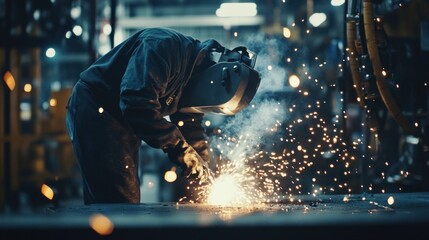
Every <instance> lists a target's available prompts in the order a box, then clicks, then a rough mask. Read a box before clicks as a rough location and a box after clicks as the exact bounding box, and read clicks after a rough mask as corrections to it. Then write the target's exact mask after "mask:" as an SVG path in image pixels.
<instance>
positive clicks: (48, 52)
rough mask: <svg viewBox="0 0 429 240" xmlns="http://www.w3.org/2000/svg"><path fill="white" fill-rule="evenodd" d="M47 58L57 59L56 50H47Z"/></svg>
mask: <svg viewBox="0 0 429 240" xmlns="http://www.w3.org/2000/svg"><path fill="white" fill-rule="evenodd" d="M45 54H46V56H47V57H48V58H53V57H55V54H56V52H55V49H53V48H48V49H47V50H46V53H45Z"/></svg>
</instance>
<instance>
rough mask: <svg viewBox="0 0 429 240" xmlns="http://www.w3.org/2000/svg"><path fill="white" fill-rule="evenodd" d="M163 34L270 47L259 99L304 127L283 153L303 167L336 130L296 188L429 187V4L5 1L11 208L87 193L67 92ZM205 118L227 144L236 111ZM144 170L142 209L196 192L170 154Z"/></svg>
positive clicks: (406, 0) (0, 64)
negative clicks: (227, 126) (130, 45)
mask: <svg viewBox="0 0 429 240" xmlns="http://www.w3.org/2000/svg"><path fill="white" fill-rule="evenodd" d="M223 3H234V4H238V3H241V4H244V5H239V6H237V5H228V4H224V5H221V4H223ZM231 6H232V10H231V9H228V7H231ZM368 22H370V23H371V24H370V23H368ZM153 26H163V27H170V28H173V29H176V30H179V31H181V32H183V33H185V34H188V35H191V36H193V37H195V38H197V39H200V40H205V39H208V38H214V39H217V40H218V41H219V42H221V43H222V44H223V45H225V46H227V47H235V46H238V45H241V44H245V45H246V46H248V47H249V48H250V49H251V50H253V51H255V52H257V53H259V56H258V57H259V59H258V62H257V66H258V68H259V69H260V70H261V72H262V75H263V78H262V86H261V91H262V92H261V94H262V95H263V97H264V98H271V99H275V100H276V101H280V102H285V104H286V105H287V107H285V113H286V115H287V116H286V117H285V118H284V119H285V120H284V122H283V123H282V124H283V125H282V126H289V125H290V124H291V122H292V121H295V120H296V119H303V120H304V123H303V124H301V125H297V126H295V127H294V131H296V132H299V133H300V134H296V133H295V135H294V143H293V144H296V143H299V144H298V147H296V146H295V145H294V147H292V148H294V149H289V150H286V151H285V149H287V145H290V144H291V142H290V141H284V142H283V143H282V144H277V145H276V146H275V148H279V149H276V150H275V151H276V152H280V153H281V152H282V151H283V152H286V153H284V154H288V153H290V152H292V153H293V152H294V151H295V152H300V154H301V153H302V155H299V154H297V153H295V159H294V160H296V161H297V162H306V159H307V158H308V155H307V154H306V153H305V152H304V151H301V149H302V148H303V147H305V149H307V150H308V151H309V152H314V149H316V151H317V149H322V148H323V147H320V146H319V145H320V144H324V145H326V142H325V143H321V141H322V139H323V141H325V140H326V139H324V137H326V136H325V135H324V134H326V131H332V132H333V134H335V136H336V137H335V138H333V139H330V140H329V141H330V143H329V144H327V145H328V146H327V148H329V149H332V153H331V152H330V151H331V150H329V151H327V152H325V153H324V154H319V155H317V156H316V154H314V155H313V156H316V157H312V165H315V166H314V167H313V168H312V169H314V170H308V171H306V172H302V173H301V174H300V175H299V178H300V181H301V183H300V187H299V191H298V192H296V193H297V194H308V193H314V191H313V189H314V187H315V186H314V183H313V182H314V180H313V179H314V178H315V177H314V176H315V175H320V172H322V173H323V172H327V171H328V172H329V173H328V174H325V175H323V174H321V175H323V176H324V177H323V176H321V177H320V178H319V179H318V182H317V184H318V185H323V186H329V185H330V184H333V183H332V180H331V179H335V180H334V181H335V182H341V183H346V184H344V185H342V186H340V187H338V186H336V187H324V188H320V193H362V192H386V191H393V192H395V191H402V192H407V191H427V190H429V145H428V139H429V138H428V137H429V134H428V131H429V117H428V104H429V73H428V71H427V70H428V69H429V1H427V0H374V1H353V0H349V1H345V0H342V1H341V0H324V1H317V0H306V1H304V0H256V1H252V2H251V3H250V2H249V1H238V0H237V1H226V0H225V1H220V0H206V1H199V0H156V1H155V0H98V1H96V0H88V1H82V0H38V1H31V0H0V70H1V84H0V96H1V99H0V116H1V118H0V185H1V187H0V209H3V210H4V209H13V210H19V209H20V208H22V207H30V208H37V207H39V206H45V205H46V204H52V202H53V203H54V204H61V202H62V201H68V200H73V199H81V198H82V197H81V179H80V171H79V167H78V166H77V165H76V161H75V159H74V155H73V150H72V148H71V144H70V141H69V138H68V135H67V133H66V128H65V105H66V103H67V100H68V96H69V94H70V92H71V89H72V87H73V85H74V84H75V83H76V81H77V80H78V78H79V74H80V72H81V71H82V70H84V69H85V68H86V67H88V66H89V65H90V64H91V63H92V62H93V61H95V60H96V59H97V58H98V57H99V56H102V55H103V54H105V53H107V52H108V51H109V50H110V49H111V48H113V47H114V46H116V45H117V44H119V43H120V42H122V41H123V40H125V39H126V38H127V37H128V36H130V35H131V34H132V33H134V32H135V31H137V30H139V29H142V28H145V27H153ZM252 48H253V49H252ZM270 76H271V78H275V79H274V81H273V82H271V80H269V79H267V78H270ZM315 102H316V103H317V104H320V106H319V105H318V106H317V114H318V118H317V120H319V119H325V120H326V122H325V123H324V124H326V125H329V126H334V128H330V127H328V130H326V129H325V130H323V128H322V130H321V131H316V132H314V131H312V130H310V131H309V130H308V126H306V124H305V123H308V125H311V124H313V123H311V124H310V122H311V121H312V120H311V119H310V120H307V121H306V120H305V119H306V117H307V118H308V116H309V114H310V118H311V116H312V114H313V111H314V109H310V110H309V105H311V104H314V103H315ZM282 106H283V105H282ZM313 106H314V105H313ZM292 109H293V111H290V110H292ZM206 118H207V121H206V123H205V124H206V127H207V133H208V134H209V135H211V136H216V134H218V133H219V132H220V130H221V129H222V127H223V124H224V123H225V122H226V121H227V120H228V118H229V117H225V116H206ZM310 128H311V127H310ZM286 129H287V128H286ZM286 129H284V128H283V131H284V132H282V131H280V130H279V131H278V135H281V137H282V138H283V139H287V138H288V136H290V135H288V134H290V129H288V130H286ZM288 131H289V132H288ZM278 135H276V139H279V138H278ZM315 135H316V136H315ZM317 135H319V136H317ZM311 139H314V141H311ZM319 140H320V141H319ZM275 141H278V140H275ZM273 151H274V150H273ZM334 152H335V154H334ZM330 153H331V154H330ZM338 153H339V154H338ZM212 154H213V155H216V149H213V151H212ZM344 158H347V159H351V161H350V162H347V164H337V165H335V166H336V167H335V169H334V170H332V169H331V168H332V166H333V163H335V162H336V163H338V162H339V161H342V160H344ZM300 170H301V169H299V170H298V169H293V171H294V172H296V171H300ZM290 171H292V169H290ZM140 172H141V188H142V202H172V201H178V200H179V199H180V198H181V197H182V196H183V194H184V192H185V191H186V180H184V179H181V178H180V177H177V174H178V173H179V171H176V169H175V168H174V166H173V165H172V164H171V163H170V162H169V161H168V159H167V158H166V156H165V155H164V154H163V153H162V151H159V150H157V149H152V148H150V147H148V146H147V145H145V144H144V143H143V144H142V151H141V165H140ZM326 175H328V176H326ZM291 176H293V174H291ZM324 178H325V179H326V182H324V181H325V179H324ZM328 178H329V180H328ZM291 181H296V178H295V177H293V179H292V180H291ZM298 181H299V180H298ZM334 185H335V183H334ZM337 185H338V184H337ZM47 189H48V190H47ZM332 189H334V190H332ZM50 190H52V193H53V194H54V195H50V194H47V192H49V191H50ZM288 193H295V192H293V191H289V192H288Z"/></svg>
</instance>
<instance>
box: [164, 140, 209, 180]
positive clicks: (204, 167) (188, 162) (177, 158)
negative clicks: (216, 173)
mask: <svg viewBox="0 0 429 240" xmlns="http://www.w3.org/2000/svg"><path fill="white" fill-rule="evenodd" d="M168 158H169V159H170V161H172V162H173V163H175V164H176V165H178V166H179V167H181V168H182V175H183V176H185V177H192V178H194V177H195V178H201V179H205V178H208V176H206V175H207V174H208V173H209V168H208V164H207V162H206V161H204V160H203V159H202V158H201V156H200V155H199V154H198V153H197V151H195V149H194V148H193V147H192V146H191V145H189V144H188V143H187V142H186V141H180V142H179V143H178V144H177V145H176V147H174V148H173V149H171V150H170V151H168Z"/></svg>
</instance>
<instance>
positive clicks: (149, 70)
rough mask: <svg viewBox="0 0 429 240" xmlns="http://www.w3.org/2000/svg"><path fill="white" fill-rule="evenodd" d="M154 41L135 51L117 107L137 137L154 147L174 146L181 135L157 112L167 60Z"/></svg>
mask: <svg viewBox="0 0 429 240" xmlns="http://www.w3.org/2000/svg"><path fill="white" fill-rule="evenodd" d="M157 46H158V43H157V40H156V39H149V40H145V42H142V43H140V44H139V46H138V47H136V49H135V50H134V52H133V54H132V56H131V58H130V60H129V62H128V66H127V69H126V71H125V74H124V75H123V78H122V82H121V92H120V108H121V110H122V113H123V116H124V119H125V120H126V122H127V123H128V124H129V125H130V126H131V128H132V129H133V130H134V132H135V133H136V135H137V136H139V137H140V138H141V139H143V140H144V141H145V142H146V143H147V144H148V145H150V146H152V147H154V148H161V149H164V150H165V149H171V148H174V147H175V146H176V145H177V143H178V142H179V141H180V140H184V137H183V136H182V134H181V133H180V131H179V129H178V128H177V127H176V125H174V124H173V123H171V122H169V121H167V120H166V119H164V117H163V116H162V114H161V113H160V110H161V104H160V102H159V100H158V99H159V98H160V95H161V94H163V93H164V91H165V89H166V87H167V83H168V80H169V77H170V76H169V75H170V65H169V62H168V59H165V57H163V56H160V55H159V54H158V51H157V49H156V48H157Z"/></svg>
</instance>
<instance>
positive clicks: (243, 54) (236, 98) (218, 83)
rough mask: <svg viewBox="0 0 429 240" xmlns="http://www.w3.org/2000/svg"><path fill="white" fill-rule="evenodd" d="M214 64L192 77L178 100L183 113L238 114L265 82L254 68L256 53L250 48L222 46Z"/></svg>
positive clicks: (219, 47) (218, 49)
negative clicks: (261, 82)
mask: <svg viewBox="0 0 429 240" xmlns="http://www.w3.org/2000/svg"><path fill="white" fill-rule="evenodd" d="M211 51H212V52H211V53H216V52H217V53H219V54H218V55H220V56H218V59H217V60H214V59H213V56H214V54H211V59H212V64H211V66H209V67H207V68H206V69H205V70H202V71H200V72H198V73H197V74H195V76H192V77H191V79H190V80H189V82H188V84H187V85H186V87H185V88H184V90H183V92H182V96H181V98H180V101H179V103H178V108H179V111H180V112H193V113H215V114H221V115H234V114H236V113H237V112H239V111H240V110H242V109H243V108H244V107H246V106H247V105H248V104H249V103H250V101H251V100H252V99H253V97H254V96H255V94H256V91H257V89H258V87H259V83H260V81H261V78H260V74H259V73H258V72H257V71H256V70H255V69H254V66H255V62H256V56H257V55H256V54H255V53H254V52H252V51H250V50H248V49H247V48H246V47H241V46H240V47H237V48H234V49H232V50H229V49H227V48H224V47H222V46H218V47H216V48H213V49H212V50H211Z"/></svg>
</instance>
